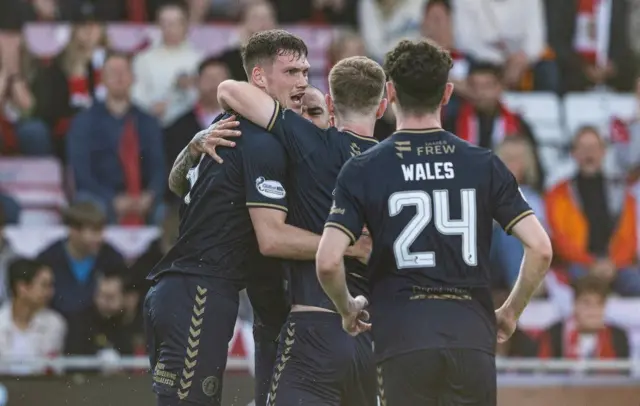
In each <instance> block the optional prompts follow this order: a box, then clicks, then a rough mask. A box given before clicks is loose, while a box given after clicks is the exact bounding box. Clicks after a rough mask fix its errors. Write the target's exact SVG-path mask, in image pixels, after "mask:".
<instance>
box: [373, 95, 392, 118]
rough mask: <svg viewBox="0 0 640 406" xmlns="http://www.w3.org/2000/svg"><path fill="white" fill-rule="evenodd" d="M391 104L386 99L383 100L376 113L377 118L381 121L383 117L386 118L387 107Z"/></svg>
mask: <svg viewBox="0 0 640 406" xmlns="http://www.w3.org/2000/svg"><path fill="white" fill-rule="evenodd" d="M388 104H389V101H388V100H387V99H386V98H384V97H383V98H382V100H380V105H379V106H378V110H377V111H376V118H377V119H380V118H382V116H384V112H385V111H387V105H388Z"/></svg>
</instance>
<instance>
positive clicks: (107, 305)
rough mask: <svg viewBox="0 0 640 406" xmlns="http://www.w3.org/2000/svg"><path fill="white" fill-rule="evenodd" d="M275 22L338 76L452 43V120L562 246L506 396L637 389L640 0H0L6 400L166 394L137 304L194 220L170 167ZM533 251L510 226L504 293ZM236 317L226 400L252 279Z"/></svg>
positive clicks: (623, 397)
mask: <svg viewBox="0 0 640 406" xmlns="http://www.w3.org/2000/svg"><path fill="white" fill-rule="evenodd" d="M275 27H283V28H285V29H288V30H290V31H292V32H293V33H295V34H297V35H299V36H301V37H302V38H303V39H304V40H305V41H306V43H307V44H308V46H309V62H310V63H311V73H310V81H311V83H312V84H313V85H315V86H316V87H318V88H319V89H321V90H322V91H326V90H327V83H326V76H327V73H328V71H329V69H330V68H331V67H332V66H333V65H334V64H335V63H336V62H337V61H339V60H340V59H342V58H345V57H349V56H354V55H367V56H369V57H371V58H373V59H375V60H377V61H379V62H382V60H383V58H384V54H385V52H387V51H388V50H390V49H391V48H393V46H394V45H395V44H396V43H397V42H398V41H399V40H400V39H402V38H411V39H417V38H424V37H426V38H431V39H432V40H434V41H436V42H438V43H439V44H440V45H442V46H443V47H445V48H447V49H449V50H450V51H451V54H452V55H453V57H454V60H455V65H454V68H453V70H452V71H451V81H452V82H454V83H455V86H456V93H455V97H454V99H453V100H452V101H451V103H450V104H449V105H448V106H447V107H446V109H445V111H444V112H443V125H444V127H445V129H447V130H449V131H452V132H454V133H456V134H457V135H458V136H460V137H462V138H464V139H466V140H468V141H470V142H472V143H476V144H478V145H481V146H483V147H486V148H491V149H493V150H495V152H496V153H497V154H498V155H499V156H500V157H501V158H502V159H503V160H504V162H505V163H506V164H507V166H508V167H509V168H510V169H511V171H512V172H513V174H514V175H515V177H516V179H517V180H518V182H519V183H520V185H521V189H522V193H523V194H524V196H525V197H526V199H527V200H528V202H529V203H530V204H531V206H532V207H533V208H534V210H535V211H536V213H537V215H538V217H540V218H541V219H542V220H543V223H544V225H545V227H546V228H547V230H548V232H549V233H550V235H551V236H552V240H553V244H554V249H555V259H554V263H553V268H552V269H551V271H550V272H549V275H548V277H547V279H546V281H545V284H544V286H543V287H542V288H541V289H540V291H539V292H538V293H537V295H536V299H535V300H534V301H533V302H532V303H531V304H530V306H529V308H528V309H527V310H526V312H525V313H524V314H523V316H522V318H521V322H520V328H519V329H518V330H517V331H516V334H515V335H514V337H513V338H512V339H511V340H510V341H509V342H508V343H506V344H504V345H502V346H500V347H499V348H498V349H497V352H498V366H499V370H500V371H501V373H500V378H499V382H500V405H512V404H514V403H515V402H518V404H519V405H521V406H528V405H547V406H551V405H562V406H573V405H580V406H591V405H610V404H615V405H617V406H624V405H633V406H637V404H638V399H640V267H639V264H638V252H639V248H640V246H639V241H638V230H639V227H640V222H639V209H640V206H639V203H638V202H639V199H640V186H639V185H640V183H638V179H639V178H640V81H639V80H638V73H639V70H638V66H639V65H638V61H639V56H640V1H639V0H429V1H427V0H272V1H267V0H185V1H166V0H1V1H0V154H1V155H0V224H1V226H2V230H3V231H2V233H1V234H0V375H1V376H2V378H0V382H1V383H2V386H0V405H6V404H9V405H12V406H13V405H18V406H20V405H35V404H47V405H51V406H56V405H58V404H59V405H72V406H73V405H87V404H91V405H99V406H100V405H114V404H136V405H152V404H153V397H152V395H151V391H150V387H149V384H150V378H149V377H148V376H147V375H146V368H147V367H148V364H147V359H146V357H145V345H144V337H143V331H142V323H141V319H142V316H141V311H140V308H141V301H142V300H143V298H144V295H145V294H146V291H147V289H148V287H149V285H148V283H147V282H146V281H145V276H146V274H147V273H148V271H149V270H150V269H151V267H152V266H153V265H154V264H155V263H156V262H157V261H158V259H159V258H160V257H161V256H162V255H163V253H164V252H166V250H167V249H168V247H169V246H170V245H171V244H172V242H173V241H174V239H175V238H176V235H177V224H178V218H177V205H178V204H179V200H178V199H177V198H176V197H175V196H172V195H171V194H170V193H169V192H168V190H167V187H166V184H167V181H166V179H167V175H168V172H169V169H170V167H171V164H172V162H173V160H174V159H175V157H176V156H177V154H178V152H179V151H180V150H181V149H182V148H183V147H184V146H185V145H186V144H187V143H188V142H189V140H190V139H191V137H192V136H193V134H195V133H196V132H197V131H199V130H201V129H203V128H205V127H207V126H208V125H209V123H210V122H211V121H212V119H213V118H214V117H215V116H216V115H217V114H218V113H220V108H219V106H218V105H217V100H216V90H217V86H218V84H219V83H220V82H221V81H223V80H225V79H227V78H234V79H238V80H245V79H246V76H245V73H244V71H243V69H242V62H241V57H240V48H241V46H242V45H243V43H244V42H245V41H246V40H247V38H248V37H249V36H250V35H251V34H253V33H255V32H258V31H261V30H265V29H271V28H275ZM318 99H319V98H318ZM309 103H312V101H309ZM315 103H317V106H316V107H317V108H315V109H313V111H314V112H315V113H313V114H318V115H321V114H325V113H326V106H323V104H322V102H321V101H320V100H315ZM309 114H312V109H310V110H309ZM394 125H395V124H394V117H393V115H392V113H391V111H388V112H387V114H386V116H385V117H384V118H383V119H381V120H379V122H378V123H377V126H376V137H377V138H379V139H384V138H385V137H387V136H389V135H390V134H391V133H392V132H393V129H394ZM521 259H522V248H521V246H520V244H519V242H518V241H517V240H515V239H514V238H512V237H510V236H508V235H506V234H504V233H503V232H502V230H501V229H500V228H499V227H497V228H496V229H495V232H494V239H493V246H492V262H493V266H492V272H493V284H494V290H495V295H494V298H495V302H496V306H499V305H500V304H501V303H502V301H503V300H504V299H505V297H506V295H507V294H508V291H509V289H510V288H511V286H512V285H513V283H514V281H515V279H516V277H517V274H518V270H519V266H520V261H521ZM236 330H237V331H236V335H235V337H234V339H233V341H232V343H231V345H230V348H229V357H230V358H229V371H230V372H229V374H228V377H227V378H226V381H225V404H229V405H242V406H244V405H246V404H248V403H249V402H250V401H251V400H252V398H253V396H252V383H251V371H252V358H253V354H252V348H253V341H252V333H251V309H250V306H249V305H248V303H247V302H246V300H245V301H244V303H243V308H242V310H241V312H240V318H239V320H238V324H237V329H236ZM7 399H8V401H7ZM7 402H8V403H7Z"/></svg>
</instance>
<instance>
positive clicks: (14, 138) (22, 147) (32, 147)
mask: <svg viewBox="0 0 640 406" xmlns="http://www.w3.org/2000/svg"><path fill="white" fill-rule="evenodd" d="M35 104H36V100H35V99H34V97H33V94H32V93H31V89H29V85H28V84H27V81H26V80H25V78H24V77H23V76H22V75H18V74H15V75H11V74H9V73H8V72H7V70H3V69H0V147H1V149H2V152H3V153H4V154H15V153H20V154H23V155H31V156H44V155H50V154H51V153H52V152H53V147H52V142H51V134H50V132H49V130H48V128H47V126H46V125H45V124H44V123H43V122H42V121H41V120H38V119H37V118H35V117H32V112H33V109H34V107H35Z"/></svg>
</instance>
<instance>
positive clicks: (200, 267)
mask: <svg viewBox="0 0 640 406" xmlns="http://www.w3.org/2000/svg"><path fill="white" fill-rule="evenodd" d="M243 56H244V58H245V68H246V69H247V72H248V73H249V77H250V81H251V83H253V84H254V85H255V86H257V87H259V88H261V89H263V90H264V91H265V92H266V93H268V94H269V95H270V96H271V97H273V98H275V99H277V100H278V101H279V102H280V103H282V104H283V105H286V106H288V107H290V108H292V109H296V110H298V111H299V110H300V106H301V99H302V96H303V94H304V91H305V88H306V86H307V71H308V67H309V65H308V62H307V47H306V45H305V44H304V42H303V41H302V40H301V39H300V38H298V37H296V36H294V35H292V34H290V33H288V32H286V31H282V30H272V31H266V32H261V33H258V34H255V35H253V36H252V37H251V38H250V39H249V41H248V44H247V46H246V48H245V50H244V51H243ZM219 118H220V119H221V120H220V121H219V122H218V123H219V124H220V126H221V127H222V126H224V128H225V131H231V130H229V129H228V128H230V127H232V126H233V125H235V124H233V121H234V119H233V118H232V116H230V115H229V114H225V115H222V116H221V117H219ZM274 120H275V118H274ZM239 121H240V126H239V130H240V131H242V134H243V137H242V138H239V139H238V140H237V142H236V143H233V142H231V141H224V140H220V145H226V146H230V145H236V148H226V149H223V150H221V151H220V155H219V156H218V160H220V161H222V160H224V164H223V165H220V163H219V162H216V159H214V158H213V157H211V156H209V155H201V152H202V151H203V150H207V146H206V145H204V144H205V143H206V142H207V140H206V136H207V134H208V131H202V132H200V133H198V134H197V135H196V137H194V140H192V142H191V143H190V145H189V146H188V147H186V148H185V149H184V150H183V151H182V152H181V153H180V155H179V156H178V158H177V159H176V162H175V163H174V166H173V169H172V171H171V174H170V179H169V185H170V189H171V190H172V191H173V192H174V193H177V194H179V195H181V196H182V197H183V199H184V204H183V205H182V206H181V208H180V214H181V221H180V235H179V238H178V241H177V242H176V244H175V246H174V247H172V248H171V250H170V251H169V252H168V253H167V255H166V256H165V257H164V258H163V259H162V260H161V261H160V263H159V264H158V265H156V267H155V268H154V269H153V271H152V272H151V274H150V275H149V278H150V279H151V280H153V281H154V282H155V285H154V286H153V287H152V288H151V290H150V291H149V294H148V295H147V298H146V301H145V319H146V326H147V337H148V340H149V351H150V358H151V365H152V369H153V380H154V384H153V385H154V390H155V392H156V394H157V395H158V402H159V405H162V406H173V405H177V404H179V403H180V404H182V402H189V403H190V404H201V405H220V402H221V391H222V378H223V373H224V369H225V367H226V362H227V348H228V342H229V340H230V339H231V338H232V336H233V330H234V326H235V322H236V315H237V311H238V300H239V299H238V291H239V290H241V289H243V288H244V287H246V288H247V291H248V294H249V296H250V298H251V300H252V304H253V306H254V311H255V312H256V317H255V319H256V320H255V325H254V335H255V339H256V364H257V365H256V375H257V377H256V378H257V379H256V391H257V393H256V396H257V398H258V400H257V401H258V403H262V404H264V403H266V391H267V388H268V384H269V383H268V382H269V378H270V376H271V372H272V370H273V362H274V358H275V348H276V347H275V342H276V338H277V334H278V332H279V329H280V327H281V325H282V323H283V322H284V319H285V318H286V314H287V312H288V306H287V303H286V302H285V297H284V290H283V286H282V275H281V266H280V261H278V260H275V259H269V258H265V257H263V256H262V255H260V254H263V255H268V256H279V257H284V258H298V259H307V260H312V259H313V258H314V257H315V252H316V250H317V246H318V243H319V240H320V236H319V233H318V234H313V233H311V232H308V231H305V230H302V229H299V228H296V227H293V226H290V225H288V224H286V223H285V218H286V215H287V211H288V208H287V206H288V205H287V190H286V189H285V179H286V177H287V174H286V163H287V156H286V152H285V150H284V148H283V147H282V145H281V144H280V143H279V142H278V141H277V140H276V139H275V138H274V137H272V136H270V135H263V134H264V133H265V130H264V129H262V128H260V127H257V126H255V125H254V124H252V123H250V122H248V121H246V120H244V119H240V120H239ZM219 128H220V127H219ZM228 134H229V135H235V131H231V132H229V133H228ZM256 237H257V238H256ZM263 344H264V348H262V345H263ZM263 349H264V351H262V350H263ZM269 352H270V353H269ZM260 371H263V372H260ZM261 398H262V399H264V400H260V399H261Z"/></svg>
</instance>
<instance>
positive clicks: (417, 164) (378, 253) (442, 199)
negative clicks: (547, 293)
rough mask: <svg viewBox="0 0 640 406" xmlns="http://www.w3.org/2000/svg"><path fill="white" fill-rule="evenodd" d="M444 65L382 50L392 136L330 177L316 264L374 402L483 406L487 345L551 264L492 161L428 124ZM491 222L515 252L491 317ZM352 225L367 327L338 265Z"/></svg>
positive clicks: (443, 97) (491, 380)
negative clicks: (369, 376) (514, 243)
mask: <svg viewBox="0 0 640 406" xmlns="http://www.w3.org/2000/svg"><path fill="white" fill-rule="evenodd" d="M451 65H452V63H451V57H450V56H449V54H448V52H447V51H445V50H443V49H441V48H440V47H438V46H437V45H434V44H433V43H431V42H429V41H418V42H411V41H402V42H400V43H399V44H398V45H397V46H396V47H395V48H394V49H393V50H392V51H391V52H389V53H388V54H387V58H386V60H385V65H384V66H385V71H386V72H387V75H388V80H389V81H388V82H387V85H386V90H387V97H388V98H389V101H390V103H391V105H392V108H393V109H394V113H395V116H396V120H397V128H398V130H397V131H396V132H395V133H394V134H393V135H391V136H390V137H389V138H388V139H386V140H385V141H383V142H381V143H380V144H379V145H377V146H376V147H374V148H372V149H370V150H369V151H367V152H365V153H363V154H361V155H358V156H355V157H354V158H352V159H351V160H350V161H349V162H348V163H347V164H346V165H345V166H344V168H343V169H342V171H341V172H340V175H339V177H338V181H337V184H336V189H335V200H334V205H333V208H332V210H331V213H330V214H329V217H328V219H327V223H326V226H325V230H324V234H323V236H322V241H321V243H320V248H319V250H318V254H317V256H316V267H317V272H318V279H319V280H320V282H321V284H322V287H323V288H324V290H325V292H326V293H327V295H328V296H329V297H330V298H331V299H332V301H333V303H334V304H335V306H336V308H337V309H338V312H339V313H340V314H341V315H342V317H343V325H344V328H345V329H346V330H347V331H349V332H350V333H352V334H358V333H360V332H362V331H366V330H367V329H368V328H369V327H370V326H373V336H374V341H375V355H376V360H377V363H378V368H379V373H380V378H379V379H380V381H382V386H381V391H380V397H381V403H382V404H385V402H388V404H390V405H424V406H430V405H433V406H435V405H439V404H444V403H446V404H456V405H457V404H465V405H477V406H490V405H495V404H496V370H495V355H494V353H495V348H496V336H497V337H498V339H499V340H501V341H503V340H506V339H508V337H509V336H510V335H511V334H512V333H513V330H514V329H515V326H516V321H517V319H518V317H519V316H520V314H521V313H522V311H523V310H524V308H525V306H526V304H527V302H528V301H529V299H530V298H531V295H532V294H533V292H534V290H535V289H536V288H537V287H538V285H539V283H540V282H541V281H542V278H543V277H544V275H545V273H546V271H547V269H548V266H549V262H550V259H551V244H550V242H549V237H548V236H547V234H546V233H545V232H544V229H543V228H542V226H541V225H540V223H539V222H538V220H537V219H536V217H535V216H533V215H532V214H533V211H532V210H531V209H530V207H529V205H528V204H527V203H526V202H525V200H524V198H523V197H522V195H521V193H520V191H519V189H518V185H517V183H516V181H515V179H514V177H513V175H512V174H511V173H510V172H509V171H508V169H507V168H506V167H505V165H504V164H503V163H502V162H501V161H500V160H499V159H498V158H497V157H496V156H495V155H494V154H493V153H492V152H491V151H490V150H487V149H482V148H478V147H476V146H473V145H471V144H469V143H467V142H465V141H463V140H461V139H460V138H458V137H456V136H455V135H453V134H450V133H448V132H445V131H443V130H442V129H441V128H440V112H441V108H442V106H443V105H445V104H446V103H447V102H448V101H449V98H450V96H451V93H452V91H453V85H452V84H451V83H448V80H447V78H448V73H449V69H450V68H451ZM493 219H495V220H496V221H497V222H498V223H500V225H501V226H502V227H503V228H504V229H505V230H506V231H507V232H508V233H513V234H514V235H515V236H516V237H518V238H519V239H520V240H521V241H522V243H523V245H524V247H525V255H524V262H523V266H522V270H521V274H520V277H519V279H518V282H517V283H516V285H515V287H514V290H513V292H511V295H510V296H509V299H507V301H506V302H505V304H504V305H503V306H502V307H501V308H500V309H499V310H497V311H496V312H495V314H494V310H493V305H492V300H491V299H492V298H491V291H490V283H489V282H490V281H489V278H490V273H489V266H490V265H489V249H490V246H491V234H492V227H493ZM365 224H366V225H367V227H368V229H369V231H370V232H371V236H372V239H373V251H372V254H371V257H370V260H369V268H368V269H369V275H368V276H369V278H370V282H371V286H370V288H371V304H372V306H371V325H369V324H368V323H367V322H366V319H367V317H368V315H367V313H366V312H365V311H364V310H363V308H364V306H366V300H365V299H364V298H355V299H354V298H353V297H352V295H351V294H350V292H349V290H348V289H347V282H346V277H345V270H344V264H343V259H342V253H343V252H344V250H345V249H346V248H347V247H348V246H349V244H351V243H353V242H354V241H355V240H356V239H357V238H358V237H359V236H360V233H361V230H362V227H363V225H365ZM496 317H497V321H498V324H497V328H496Z"/></svg>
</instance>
